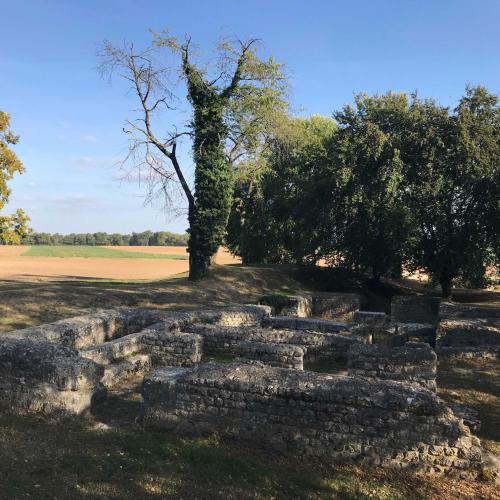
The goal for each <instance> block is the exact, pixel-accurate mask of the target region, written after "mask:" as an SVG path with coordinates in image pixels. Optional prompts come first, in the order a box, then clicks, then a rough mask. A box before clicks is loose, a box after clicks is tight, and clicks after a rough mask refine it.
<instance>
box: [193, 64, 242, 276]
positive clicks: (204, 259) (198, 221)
mask: <svg viewBox="0 0 500 500" xmlns="http://www.w3.org/2000/svg"><path fill="white" fill-rule="evenodd" d="M183 69H184V74H185V76H186V80H187V83H188V97H189V101H190V102H191V105H192V106H193V122H192V129H193V133H194V140H193V159H194V162H195V165H196V171H195V193H196V203H195V206H194V209H193V211H192V213H191V214H190V225H189V236H190V237H189V252H190V256H191V260H190V277H191V278H193V279H200V278H203V277H204V276H205V274H206V271H207V269H208V267H209V265H210V259H211V258H212V256H213V255H214V254H215V253H216V252H217V249H218V248H219V246H220V245H221V244H222V242H223V238H224V234H225V229H226V224H227V219H228V217H229V209H230V206H231V195H232V171H231V166H230V165H229V163H228V162H227V161H226V158H225V154H224V142H223V141H224V138H225V137H226V136H227V128H226V126H225V123H224V109H225V107H226V106H227V101H228V99H229V97H230V95H231V94H230V93H227V95H226V92H225V91H223V92H221V91H219V89H218V88H217V87H214V86H213V85H210V84H209V83H208V82H207V81H206V79H205V78H204V77H203V75H202V73H201V72H200V71H199V70H198V69H197V68H195V67H194V66H193V65H192V64H190V63H189V61H188V59H187V55H186V56H185V57H184V61H183Z"/></svg>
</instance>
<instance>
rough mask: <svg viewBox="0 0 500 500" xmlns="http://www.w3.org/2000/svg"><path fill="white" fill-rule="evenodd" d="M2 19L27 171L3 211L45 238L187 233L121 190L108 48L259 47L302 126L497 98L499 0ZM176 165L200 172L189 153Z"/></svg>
mask: <svg viewBox="0 0 500 500" xmlns="http://www.w3.org/2000/svg"><path fill="white" fill-rule="evenodd" d="M0 13H1V17H2V23H1V25H2V31H1V42H0V109H1V110H3V111H7V112H9V113H11V115H12V128H13V129H14V131H15V132H16V133H18V134H20V135H21V141H20V143H19V145H18V146H17V147H16V152H17V153H18V155H19V157H20V158H21V159H22V161H23V162H24V164H25V167H26V173H25V174H24V175H23V176H18V177H16V179H15V180H14V181H12V183H11V187H12V191H13V192H12V197H11V203H10V204H9V206H8V207H6V209H4V212H6V213H7V212H9V211H11V210H13V209H15V208H17V207H22V208H24V209H25V210H26V211H27V212H28V214H29V215H30V216H31V218H32V226H33V227H34V228H35V229H36V230H38V231H49V232H62V233H68V232H95V231H108V232H131V231H142V230H146V229H152V230H162V229H167V230H172V231H184V230H185V229H186V221H185V219H184V217H182V216H180V217H179V216H178V217H174V216H172V215H166V214H165V213H164V212H163V210H162V209H161V207H160V206H158V205H156V206H144V195H145V194H146V187H145V186H144V184H139V183H138V182H136V181H132V182H131V181H130V180H129V181H123V180H120V173H119V171H118V168H117V166H116V162H117V161H118V160H120V159H121V158H123V156H124V153H125V151H126V145H127V143H126V136H125V135H124V134H123V132H122V127H123V122H124V120H125V118H127V117H130V116H132V113H131V112H130V110H132V109H133V108H134V105H135V102H134V100H133V97H132V96H131V95H130V94H127V92H126V87H124V85H123V84H122V83H121V82H119V81H113V82H112V83H111V84H110V83H109V82H108V81H107V80H103V79H102V78H101V77H100V76H99V74H98V71H97V69H96V67H97V65H98V59H97V57H96V51H97V48H98V46H99V44H100V43H101V42H102V41H103V40H104V39H108V40H110V41H112V42H115V43H121V42H122V41H123V40H129V41H134V42H135V43H136V44H138V45H141V44H144V43H147V42H148V40H149V36H150V35H149V32H148V30H149V29H150V28H152V29H154V30H156V31H160V30H162V29H163V28H164V27H169V29H170V30H171V32H172V33H173V34H179V35H182V34H183V33H189V34H191V36H192V37H193V41H194V42H196V43H197V44H198V45H199V46H200V48H201V49H203V50H204V54H205V55H206V56H207V57H208V56H210V53H211V50H212V48H213V46H214V45H215V44H216V43H217V42H218V41H219V40H220V39H221V38H223V37H234V36H237V37H239V38H240V39H246V38H250V37H255V38H260V39H262V40H263V46H262V51H263V54H269V53H271V54H273V55H274V56H275V58H276V59H277V60H278V61H280V62H283V63H285V64H286V67H287V73H288V74H289V76H290V85H291V89H292V92H291V99H292V103H293V105H294V107H295V108H296V109H300V110H301V113H302V114H310V113H320V114H325V115H331V113H332V112H333V111H334V110H336V109H338V108H339V107H341V106H342V105H344V104H346V103H348V102H351V101H352V98H353V94H354V93H357V92H360V91H366V92H368V93H377V92H378V93H381V92H385V91H387V90H394V91H405V92H412V91H415V90H417V91H418V93H419V94H420V95H421V96H431V97H435V98H436V99H438V100H439V101H440V102H441V103H443V104H446V105H452V106H453V105H455V104H456V102H457V99H458V98H459V97H460V96H461V95H462V93H463V91H464V87H465V85H466V84H467V83H471V84H475V83H481V84H483V85H486V86H487V87H488V88H489V89H490V90H491V91H493V92H496V93H499V91H500V29H499V26H500V1H498V0H479V1H477V2H471V1H470V0H468V1H462V0H453V1H451V0H414V1H413V0H398V1H396V0H394V1H389V0H385V1H382V0H358V1H355V2H341V1H334V0H322V1H318V0H308V1H298V0H288V1H284V0H267V1H262V0H251V1H243V0H239V1H238V0H232V1H230V0H210V1H208V0H205V1H203V0H194V1H193V0H185V1H184V2H179V1H177V0H176V1H171V0H162V1H151V0H141V1H138V0H135V1H132V0H119V1H117V0H85V1H77V0H64V1H63V0H24V1H23V0H19V1H17V2H12V1H7V0H0ZM175 119H179V117H175V116H174V117H166V118H165V120H166V121H168V120H175ZM181 158H182V161H183V163H184V164H185V165H186V168H187V170H188V172H192V166H191V164H190V158H189V149H188V147H187V145H185V150H184V151H183V152H182V155H181Z"/></svg>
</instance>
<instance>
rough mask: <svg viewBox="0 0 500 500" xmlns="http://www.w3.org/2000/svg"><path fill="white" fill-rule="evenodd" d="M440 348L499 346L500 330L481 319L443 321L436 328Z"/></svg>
mask: <svg viewBox="0 0 500 500" xmlns="http://www.w3.org/2000/svg"><path fill="white" fill-rule="evenodd" d="M438 343H439V346H440V347H462V346H470V347H480V346H500V329H499V328H496V327H495V326H492V325H491V324H489V322H488V320H481V319H448V320H443V321H441V323H440V324H439V328H438Z"/></svg>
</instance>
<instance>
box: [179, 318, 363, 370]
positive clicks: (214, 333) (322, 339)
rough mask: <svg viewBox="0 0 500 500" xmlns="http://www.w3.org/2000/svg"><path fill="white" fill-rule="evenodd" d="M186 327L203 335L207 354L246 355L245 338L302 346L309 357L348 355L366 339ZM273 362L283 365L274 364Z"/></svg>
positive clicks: (196, 325)
mask: <svg viewBox="0 0 500 500" xmlns="http://www.w3.org/2000/svg"><path fill="white" fill-rule="evenodd" d="M185 330H187V331H189V332H192V333H196V334H198V335H201V336H202V337H203V339H204V341H203V351H204V352H205V353H207V354H221V353H224V352H229V353H233V354H238V355H242V356H243V357H245V356H244V354H242V353H243V351H241V346H240V343H241V342H242V341H245V342H257V343H266V344H270V345H276V346H277V345H282V344H290V345H292V346H299V347H301V348H302V349H303V351H304V352H305V357H306V359H307V361H317V360H320V359H347V352H348V351H349V348H350V347H351V346H352V345H353V344H357V343H362V342H364V339H363V338H361V337H359V336H355V335H339V334H334V333H319V332H314V331H307V330H280V329H271V328H262V327H244V326H243V327H236V328H234V327H220V326H217V325H210V324H203V323H193V324H191V325H187V326H186V327H185ZM292 352H293V351H292ZM250 359H258V358H250ZM273 366H284V365H283V364H274V365H273Z"/></svg>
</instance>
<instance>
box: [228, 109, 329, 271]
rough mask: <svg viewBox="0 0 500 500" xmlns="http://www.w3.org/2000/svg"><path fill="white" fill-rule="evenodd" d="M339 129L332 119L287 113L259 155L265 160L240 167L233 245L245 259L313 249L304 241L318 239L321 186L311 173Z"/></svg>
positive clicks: (280, 257)
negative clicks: (317, 202)
mask: <svg viewBox="0 0 500 500" xmlns="http://www.w3.org/2000/svg"><path fill="white" fill-rule="evenodd" d="M334 130H335V124H334V122H333V120H331V119H329V118H325V117H321V116H312V117H310V118H308V119H299V118H282V119H281V121H280V123H279V126H276V127H275V129H274V131H273V136H272V137H271V138H270V140H269V141H268V150H267V151H266V153H265V154H264V155H263V157H261V158H260V161H261V162H263V166H262V167H260V168H259V165H255V164H254V163H250V164H249V165H246V169H240V176H239V178H238V181H237V186H236V191H235V194H236V196H235V199H234V203H233V209H232V213H231V217H230V224H229V234H228V246H229V248H230V249H231V251H232V252H233V253H235V254H237V255H240V256H241V257H242V259H243V262H244V263H249V262H287V261H290V260H293V259H295V260H298V261H301V260H302V258H303V257H304V256H305V255H306V254H307V253H308V251H307V250H306V249H305V247H303V246H302V244H303V243H305V242H306V241H307V240H308V239H309V241H310V248H311V247H312V246H313V245H314V242H313V241H317V235H315V234H314V226H315V224H310V220H309V219H310V218H311V217H317V216H319V212H318V210H317V209H318V207H317V206H316V201H317V193H316V190H317V189H321V186H319V185H318V184H317V183H316V182H310V180H309V177H310V176H311V175H312V176H314V175H315V173H316V171H317V166H318V165H319V164H321V163H322V162H324V161H325V158H326V150H325V148H324V147H323V143H324V141H325V139H326V138H329V137H331V135H332V134H333V132H334ZM313 166H316V167H314V168H313ZM299 193H300V194H299ZM311 202H313V203H314V205H311ZM296 232H299V233H300V237H299V238H297V237H296V234H295V233H296Z"/></svg>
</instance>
